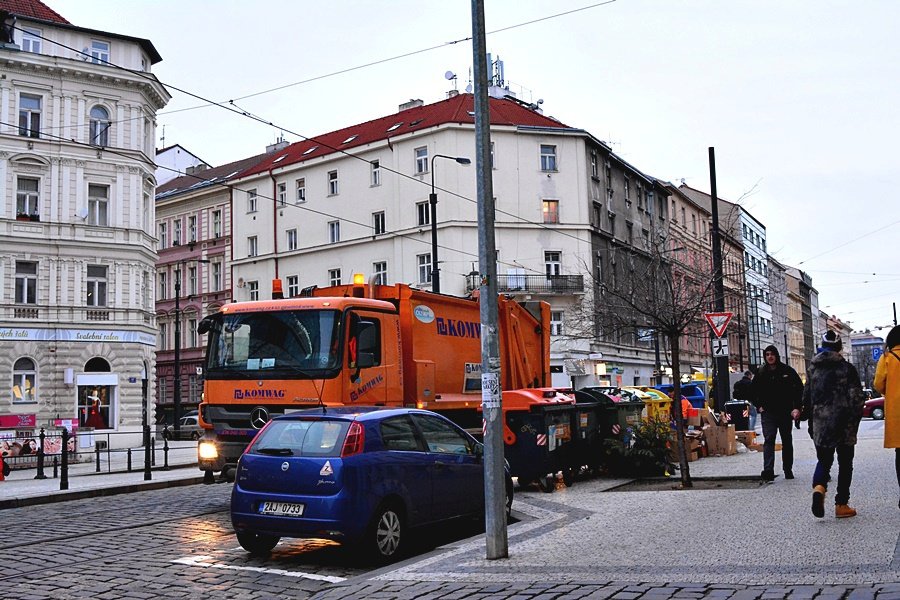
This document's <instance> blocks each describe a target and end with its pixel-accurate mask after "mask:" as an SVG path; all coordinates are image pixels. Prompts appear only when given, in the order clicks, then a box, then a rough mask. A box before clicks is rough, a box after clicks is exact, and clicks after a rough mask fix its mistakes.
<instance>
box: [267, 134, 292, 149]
mask: <svg viewBox="0 0 900 600" xmlns="http://www.w3.org/2000/svg"><path fill="white" fill-rule="evenodd" d="M288 146H290V144H289V143H288V142H287V140H285V139H284V136H283V135H279V136H278V139H277V140H275V143H274V144H269V145H268V146H266V154H272V153H273V152H278V151H279V150H284V149H285V148H287V147H288Z"/></svg>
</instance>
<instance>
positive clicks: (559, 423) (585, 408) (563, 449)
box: [505, 388, 749, 492]
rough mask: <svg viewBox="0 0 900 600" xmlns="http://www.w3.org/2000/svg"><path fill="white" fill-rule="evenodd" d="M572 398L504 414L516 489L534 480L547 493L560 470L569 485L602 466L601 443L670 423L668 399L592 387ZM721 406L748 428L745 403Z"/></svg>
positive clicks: (735, 421)
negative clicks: (638, 427)
mask: <svg viewBox="0 0 900 600" xmlns="http://www.w3.org/2000/svg"><path fill="white" fill-rule="evenodd" d="M571 395H573V396H574V399H575V402H574V403H546V404H544V403H534V404H532V405H531V406H530V407H529V409H528V410H511V411H509V412H507V413H506V415H505V418H506V425H507V426H508V427H509V429H510V430H512V431H513V432H515V439H514V441H513V442H512V443H511V444H510V443H508V444H507V445H506V449H505V455H506V459H507V461H508V462H509V464H510V471H511V474H512V475H513V476H514V477H518V479H519V483H520V485H527V484H529V483H531V482H536V483H537V484H538V485H539V487H540V488H541V489H543V490H544V491H546V492H551V491H553V489H555V486H556V474H557V473H560V472H561V473H562V475H563V481H564V483H565V484H566V485H571V484H572V483H573V482H574V478H575V475H576V474H577V473H578V472H579V471H581V469H582V468H588V469H590V470H594V471H596V470H597V468H598V467H600V466H601V462H602V457H603V445H604V440H607V439H610V438H616V437H620V436H624V435H625V433H626V432H627V430H628V428H629V427H631V426H633V425H635V424H636V423H638V422H639V421H641V420H642V419H643V418H649V419H659V420H664V421H669V419H670V414H671V413H670V410H671V400H670V399H665V400H663V399H656V398H643V399H641V400H638V399H637V398H635V397H633V398H630V399H622V400H621V401H616V400H613V397H610V395H608V394H606V393H604V392H602V391H600V390H598V389H595V388H582V389H580V390H576V391H575V392H574V393H572V394H571ZM724 408H725V413H724V414H725V415H726V418H727V419H728V420H729V421H730V422H731V423H733V424H734V425H735V428H736V429H739V430H745V429H747V427H748V421H749V419H748V416H749V404H748V403H747V402H744V401H739V400H733V401H730V402H727V403H726V404H725V407H724Z"/></svg>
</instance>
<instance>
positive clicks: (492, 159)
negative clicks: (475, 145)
mask: <svg viewBox="0 0 900 600" xmlns="http://www.w3.org/2000/svg"><path fill="white" fill-rule="evenodd" d="M491 168H492V169H496V168H497V164H496V163H495V162H494V142H491Z"/></svg>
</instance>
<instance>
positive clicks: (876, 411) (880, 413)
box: [872, 408, 884, 421]
mask: <svg viewBox="0 0 900 600" xmlns="http://www.w3.org/2000/svg"><path fill="white" fill-rule="evenodd" d="M872 418H873V419H876V420H878V421H880V420H881V419H883V418H884V409H883V408H873V409H872Z"/></svg>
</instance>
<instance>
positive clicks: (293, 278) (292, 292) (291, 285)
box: [287, 275, 300, 298]
mask: <svg viewBox="0 0 900 600" xmlns="http://www.w3.org/2000/svg"><path fill="white" fill-rule="evenodd" d="M287 293H288V298H295V297H297V296H299V295H300V276H299V275H288V278H287Z"/></svg>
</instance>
